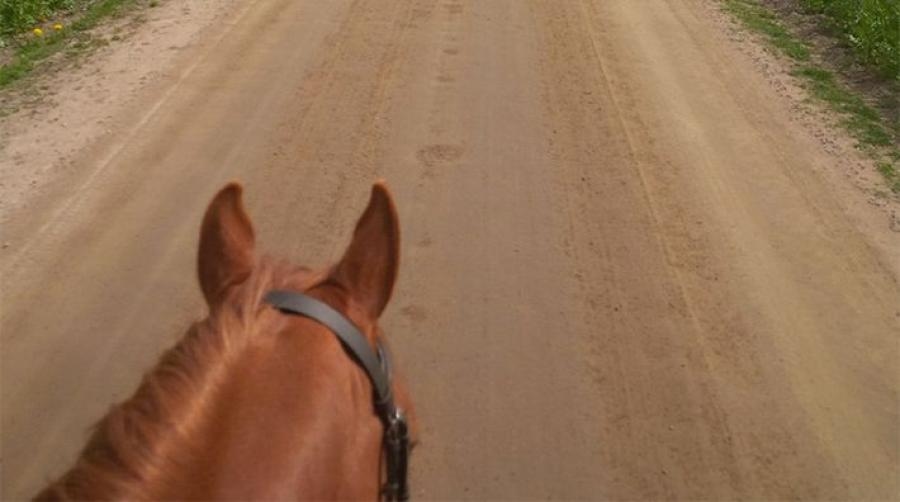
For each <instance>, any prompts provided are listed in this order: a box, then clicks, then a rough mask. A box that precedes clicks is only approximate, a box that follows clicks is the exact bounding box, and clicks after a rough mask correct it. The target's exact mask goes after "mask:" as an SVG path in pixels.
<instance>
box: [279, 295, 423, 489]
mask: <svg viewBox="0 0 900 502" xmlns="http://www.w3.org/2000/svg"><path fill="white" fill-rule="evenodd" d="M264 300H265V302H266V303H268V304H270V305H272V306H273V307H275V308H277V309H278V310H280V311H282V312H284V313H288V314H294V315H300V316H304V317H307V318H309V319H312V320H314V321H317V322H318V323H319V324H322V325H323V326H325V327H326V328H328V329H329V330H331V332H332V333H334V334H335V336H337V337H338V339H339V340H340V341H341V343H343V345H344V347H346V348H347V350H349V351H350V353H351V354H353V357H354V358H355V359H356V362H357V363H358V364H359V365H360V366H362V368H363V369H364V370H365V372H366V374H367V375H368V376H369V380H370V381H371V382H372V387H373V388H374V390H375V412H376V413H377V414H378V418H379V419H381V423H382V424H383V425H384V445H383V447H382V449H383V450H384V456H385V463H386V469H385V470H386V471H387V481H386V482H385V484H384V486H383V487H382V494H383V495H384V499H385V500H388V501H400V500H408V499H409V486H408V484H407V471H408V466H409V431H408V428H407V424H406V417H405V416H404V415H403V410H401V409H400V408H398V407H397V405H396V404H395V403H394V396H393V393H392V392H391V359H390V353H389V352H388V351H387V350H386V349H385V348H384V346H383V345H382V344H381V342H380V341H378V342H376V349H377V350H375V351H373V350H372V348H371V347H370V346H369V342H368V340H366V337H365V336H363V334H362V333H361V332H360V331H359V328H357V327H356V326H355V325H354V324H353V323H352V322H350V320H349V319H347V318H346V317H345V316H344V315H343V314H341V313H340V312H338V311H337V310H335V309H333V308H331V307H330V306H329V305H328V304H326V303H324V302H322V301H320V300H317V299H315V298H313V297H311V296H308V295H304V294H302V293H294V292H292V291H281V290H273V291H270V292H269V293H267V294H266V296H265V299H264Z"/></svg>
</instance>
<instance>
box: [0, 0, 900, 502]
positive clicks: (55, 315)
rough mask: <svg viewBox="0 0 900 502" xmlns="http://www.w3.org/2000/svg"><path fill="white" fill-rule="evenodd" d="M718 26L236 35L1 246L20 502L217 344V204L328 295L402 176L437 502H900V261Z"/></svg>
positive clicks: (412, 22)
mask: <svg viewBox="0 0 900 502" xmlns="http://www.w3.org/2000/svg"><path fill="white" fill-rule="evenodd" d="M713 10H714V9H712V8H711V7H710V6H709V5H708V4H707V3H706V2H701V1H700V0H690V1H674V0H673V1H664V0H657V1H646V2H643V1H642V2H639V1H634V0H613V1H609V0H604V1H599V0H567V1H530V0H492V1H490V2H484V1H474V0H402V1H401V0H380V1H372V0H336V1H333V2H319V1H312V0H310V1H297V0H271V1H257V2H255V3H247V4H246V5H245V6H243V7H241V9H240V10H238V11H236V12H235V13H234V14H233V16H232V17H231V18H230V20H229V22H227V23H221V24H220V25H218V26H216V27H213V28H210V34H209V41H208V42H207V43H203V44H199V45H198V46H197V47H194V48H192V49H191V51H190V52H189V54H188V56H186V57H185V58H183V59H182V60H180V62H179V66H178V67H177V68H175V69H173V70H172V72H171V74H170V78H168V79H167V80H164V81H163V84H161V85H159V86H157V88H154V89H150V90H147V91H146V92H144V94H143V95H142V96H141V97H140V99H139V100H138V101H137V102H136V104H135V105H134V107H133V108H130V109H129V110H127V113H126V112H123V113H124V114H123V115H122V116H120V117H119V120H120V122H119V123H120V124H122V127H121V128H120V129H119V130H117V131H115V133H114V134H112V135H111V136H110V137H109V138H108V139H106V140H104V141H102V142H99V143H98V144H94V145H91V147H90V148H88V149H85V150H83V151H82V152H81V153H80V154H79V156H78V157H77V158H76V159H75V164H74V165H75V168H73V169H72V170H70V171H69V172H68V174H66V175H65V176H64V177H61V179H60V181H59V182H58V183H57V184H56V185H54V186H53V187H51V189H50V191H49V192H48V193H49V194H50V195H48V196H45V197H42V198H40V199H39V200H35V201H33V202H32V203H30V205H27V206H25V207H24V209H22V210H21V211H19V213H17V214H15V215H14V216H15V217H14V218H10V219H9V221H8V222H7V223H6V224H5V225H4V227H5V228H4V234H5V236H4V239H9V240H10V241H11V242H12V243H13V244H12V245H11V246H10V247H9V248H8V249H4V250H3V254H2V257H3V270H2V272H3V287H2V288H3V298H2V300H3V312H2V315H3V319H2V321H3V324H2V327H3V330H2V345H3V350H2V364H3V366H2V403H3V406H2V441H3V443H2V446H3V459H2V460H3V498H4V499H10V498H19V497H24V496H27V495H29V494H31V493H33V492H34V490H35V489H36V488H37V487H38V486H39V485H41V483H42V482H43V481H45V480H47V479H48V478H49V477H50V476H53V475H56V474H58V473H60V471H61V470H62V469H63V468H64V467H65V466H67V465H68V464H69V463H70V462H71V459H72V458H73V455H74V454H75V452H76V451H77V449H78V448H79V447H80V446H81V444H82V443H83V441H84V438H85V430H86V428H87V427H88V426H89V425H90V424H91V423H92V422H93V421H95V420H96V419H97V418H98V417H99V416H100V415H101V414H102V413H103V412H104V410H106V409H107V407H108V406H109V405H110V404H111V403H112V402H113V401H115V400H117V399H121V398H123V397H125V396H127V395H129V393H130V392H131V391H132V390H133V388H134V386H135V385H136V382H137V381H138V379H139V378H140V376H141V374H142V372H143V371H144V370H146V369H147V368H148V367H150V366H151V365H152V363H153V362H154V361H155V359H156V357H157V355H158V354H159V352H160V351H161V350H162V349H163V348H164V347H166V346H168V345H170V344H171V343H173V342H174V340H176V339H177V337H178V336H180V335H181V334H182V333H183V330H184V328H185V326H186V325H187V323H188V322H189V321H190V320H191V319H194V318H195V317H197V316H199V315H200V314H201V313H202V305H201V296H200V293H199V290H198V288H197V286H196V285H195V278H194V268H193V267H194V264H193V259H194V253H195V249H196V244H197V229H198V226H199V221H200V217H201V212H202V210H203V209H204V207H205V204H206V203H207V202H208V200H209V198H210V196H211V195H212V194H213V193H214V191H215V189H216V188H218V187H219V186H221V185H222V184H223V183H224V182H225V181H226V180H229V179H232V178H238V179H241V180H243V181H244V182H245V183H246V185H247V194H248V197H249V201H248V205H249V209H250V211H251V212H252V214H253V215H254V217H255V219H256V221H257V224H258V225H259V235H260V240H261V241H262V242H263V245H264V247H266V248H267V249H269V250H270V251H271V252H273V253H275V254H280V255H283V256H289V257H293V258H295V259H297V260H298V261H301V262H305V263H311V264H322V263H325V262H327V261H329V260H331V259H334V258H335V257H336V256H337V254H338V253H339V252H340V251H341V250H342V249H343V246H344V245H345V243H346V241H347V238H348V236H349V233H350V231H351V225H352V224H353V222H354V220H355V218H356V216H357V214H358V212H359V211H360V209H361V207H362V205H363V204H364V202H365V197H366V194H367V187H368V185H369V184H370V182H371V181H372V180H373V179H375V178H376V177H384V178H386V179H387V180H388V181H389V183H390V185H391V186H392V188H393V190H394V192H395V194H396V197H397V200H398V204H399V207H400V213H401V220H402V224H403V230H404V236H403V239H404V241H403V265H402V273H401V278H400V284H399V290H398V292H397V294H396V296H395V298H394V301H393V303H392V306H391V307H390V309H389V313H388V315H387V319H386V321H385V325H386V326H387V327H388V329H389V332H390V334H391V338H392V339H393V345H394V347H395V350H396V352H397V353H398V359H399V360H400V361H401V362H402V363H403V365H404V367H405V369H406V373H407V374H408V375H409V376H410V379H411V381H412V382H411V384H412V389H413V391H414V395H415V396H416V397H417V402H418V406H419V408H420V414H421V415H422V421H423V425H424V437H423V444H422V446H421V448H419V450H418V451H417V452H416V456H415V457H414V471H415V472H414V481H413V485H414V492H415V495H416V496H417V497H418V498H440V499H448V498H454V499H457V498H466V499H488V498H491V499H498V498H504V499H523V498H535V499H536V498H547V497H551V498H566V499H574V498H609V499H672V498H689V499H701V498H702V499H733V498H766V499H787V498H837V499H848V498H860V499H889V498H894V497H897V496H898V494H900V480H898V472H900V470H898V469H900V419H898V409H900V400H898V399H900V398H898V389H900V348H898V347H900V346H898V344H900V338H898V334H900V284H898V276H900V274H898V270H900V233H892V232H890V231H889V230H887V227H886V226H885V225H882V226H879V225H880V224H881V223H883V221H881V220H878V216H877V215H873V214H871V211H874V210H873V209H871V208H870V207H869V206H867V205H866V204H865V203H864V202H860V201H858V200H856V199H854V198H853V197H854V195H853V193H851V192H847V191H846V190H844V189H842V188H841V187H840V186H839V182H840V181H841V180H842V177H841V176H840V175H837V174H835V173H834V172H833V168H834V166H835V163H836V161H835V159H834V157H833V156H830V155H828V154H826V153H824V152H823V151H822V150H821V148H820V145H819V143H818V142H816V141H815V138H813V137H812V135H811V134H809V133H808V131H806V130H804V129H803V128H802V127H801V126H800V125H798V123H797V122H796V121H794V120H793V118H792V115H791V113H792V112H790V111H788V110H787V108H786V105H785V101H784V99H785V98H784V97H783V96H780V95H779V94H778V93H776V92H775V90H773V89H772V87H771V86H770V85H769V83H768V82H767V81H766V80H765V79H764V78H762V77H760V76H759V75H758V74H757V71H756V69H755V68H754V67H753V66H752V65H751V64H749V63H748V59H747V58H746V57H745V56H743V55H742V54H741V53H740V52H739V51H737V49H736V48H735V44H733V43H731V42H730V41H729V40H728V38H727V36H726V34H725V33H724V32H723V30H722V28H721V26H720V25H718V24H717V23H715V22H713V20H712V17H711V16H712V14H711V13H712V12H713ZM848 194H849V195H848ZM876 221H878V222H881V223H878V224H876V223H873V222H876Z"/></svg>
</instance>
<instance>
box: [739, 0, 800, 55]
mask: <svg viewBox="0 0 900 502" xmlns="http://www.w3.org/2000/svg"><path fill="white" fill-rule="evenodd" d="M725 8H726V9H728V11H730V12H731V13H732V14H734V15H735V16H737V18H738V19H740V20H741V21H742V22H743V23H744V24H745V25H747V27H748V28H750V29H751V30H753V31H757V32H759V33H762V34H764V35H766V36H767V37H768V38H769V41H770V42H771V43H772V45H774V46H775V47H778V48H779V49H781V50H782V51H783V52H784V53H785V54H787V55H788V56H790V57H791V58H793V59H796V60H798V61H806V60H808V59H809V49H808V48H807V47H806V44H804V43H803V42H801V41H799V40H797V39H796V38H794V36H793V35H791V33H790V32H789V31H787V29H785V27H784V26H782V25H781V23H779V22H778V19H777V18H776V17H775V14H774V13H773V12H772V11H770V10H768V9H766V8H765V7H763V6H761V5H759V4H757V3H755V2H748V1H745V0H728V1H726V2H725Z"/></svg>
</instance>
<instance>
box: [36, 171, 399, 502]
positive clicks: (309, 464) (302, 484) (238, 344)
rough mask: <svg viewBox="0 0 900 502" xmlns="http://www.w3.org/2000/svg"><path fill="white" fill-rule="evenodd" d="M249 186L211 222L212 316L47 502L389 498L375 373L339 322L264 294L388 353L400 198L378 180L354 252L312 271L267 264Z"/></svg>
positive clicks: (206, 290)
mask: <svg viewBox="0 0 900 502" xmlns="http://www.w3.org/2000/svg"><path fill="white" fill-rule="evenodd" d="M241 192H242V189H241V186H240V185H237V184H229V185H227V186H226V187H224V188H223V189H222V190H221V191H220V192H219V193H218V194H217V195H216V196H215V198H214V199H213V200H212V202H211V203H210V205H209V208H208V209H207V211H206V216H205V217H204V219H203V225H202V228H201V231H200V249H199V253H198V261H197V264H198V272H199V278H200V287H201V289H202V291H203V295H204V297H205V298H206V303H207V304H208V306H209V317H208V318H206V319H205V320H203V321H200V322H198V323H196V324H194V325H193V326H192V327H191V328H190V329H188V331H187V334H186V335H185V336H184V338H183V339H182V340H181V341H180V342H179V343H178V344H177V345H176V346H175V347H174V348H172V349H170V350H169V351H167V352H166V353H165V354H164V355H163V356H162V358H161V360H160V362H159V363H158V365H157V366H156V368H155V369H153V370H152V371H150V372H149V373H148V374H147V375H146V376H145V377H144V380H143V382H142V383H141V385H140V387H139V388H138V390H137V392H136V393H135V394H134V396H133V397H131V398H130V399H129V400H127V401H125V402H124V403H122V404H119V405H117V406H115V407H113V408H112V410H111V411H110V413H109V414H108V415H107V416H106V417H105V418H103V419H102V420H101V421H100V422H99V424H98V425H97V426H96V429H95V430H94V432H93V434H92V436H91V438H90V440H89V442H88V444H87V446H86V447H85V448H84V450H83V451H82V453H81V456H80V458H79V459H78V461H77V463H76V464H75V466H74V467H73V468H72V469H71V470H70V471H69V472H68V473H67V474H65V475H63V476H62V477H61V478H60V479H59V480H57V481H56V482H54V483H53V484H51V485H50V486H49V487H47V488H45V489H44V490H43V491H42V492H41V493H40V494H39V495H38V496H37V499H39V500H60V499H78V500H109V499H119V500H123V499H125V500H184V499H205V500H212V499H242V500H264V499H265V500H276V499H298V498H302V499H369V500H374V499H378V498H379V497H380V495H381V492H380V490H381V482H382V477H383V471H384V469H385V467H384V465H383V464H384V461H383V459H384V456H383V455H382V448H383V442H382V440H383V435H384V433H385V426H384V424H383V422H382V420H381V419H380V417H379V416H378V415H377V413H376V410H375V407H374V406H373V383H372V381H371V380H370V377H369V375H368V374H367V373H366V372H365V370H364V369H363V368H362V366H361V365H360V364H358V361H356V360H355V359H354V358H353V357H352V355H351V354H350V352H349V351H348V349H347V348H346V347H345V345H343V344H342V343H341V341H340V340H339V339H338V338H337V337H336V336H335V333H334V332H333V331H332V330H330V329H329V327H326V326H325V325H323V324H320V323H318V322H316V321H313V320H312V319H309V318H307V317H303V316H297V315H287V314H285V313H283V312H281V311H279V310H277V309H276V308H273V307H272V306H271V305H268V304H267V303H266V302H265V301H264V300H263V299H264V296H265V295H266V294H267V292H269V291H271V290H273V289H278V290H287V291H296V292H301V293H305V294H306V295H307V296H309V297H312V298H315V299H317V300H319V301H320V302H324V303H325V304H327V305H329V306H330V307H331V308H333V309H335V310H337V311H338V312H339V313H340V314H342V315H343V317H344V318H346V319H347V320H349V321H351V322H352V324H353V325H355V326H356V327H357V328H358V332H359V333H362V335H363V338H360V339H361V340H364V343H363V345H365V343H368V344H369V345H370V346H371V347H372V348H373V349H374V348H375V347H376V346H379V345H380V343H381V342H382V332H381V330H380V328H379V327H378V322H377V321H378V318H379V316H380V315H381V313H382V311H383V310H384V308H385V306H386V305H387V303H388V300H389V299H390V296H391V291H392V289H393V287H394V281H395V279H396V276H397V267H398V262H399V248H400V244H399V242H400V240H399V226H398V219H397V211H396V209H395V207H394V203H393V201H392V199H391V196H390V193H389V192H388V190H387V188H386V187H385V186H384V185H383V184H382V183H376V184H375V185H374V187H373V188H372V194H371V199H370V201H369V205H368V207H367V208H366V210H365V211H364V213H363V214H362V216H361V218H360V220H359V222H358V224H357V226H356V231H355V232H354V234H353V238H352V241H351V243H350V246H349V247H348V248H347V250H346V252H345V254H344V256H343V258H342V259H341V260H340V261H339V262H338V263H337V264H336V265H334V266H333V267H331V268H329V269H327V270H322V271H312V270H310V269H307V268H303V267H294V266H290V265H287V264H284V263H281V262H275V261H273V260H270V259H260V258H258V257H257V254H256V250H255V239H254V232H253V225H252V224H251V222H250V218H249V217H248V216H247V214H246V212H245V211H244V208H243V204H242V200H241ZM390 388H391V389H392V390H393V395H394V398H395V399H396V402H397V404H398V405H399V406H400V407H402V408H404V409H405V410H406V412H407V414H409V413H410V412H411V411H412V408H411V403H410V402H409V396H408V394H407V392H406V390H405V388H404V387H403V386H402V385H400V384H399V383H398V382H397V379H396V378H395V379H393V383H392V384H391V386H390Z"/></svg>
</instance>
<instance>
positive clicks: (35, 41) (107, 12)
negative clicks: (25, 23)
mask: <svg viewBox="0 0 900 502" xmlns="http://www.w3.org/2000/svg"><path fill="white" fill-rule="evenodd" d="M136 1H137V0H100V1H98V2H95V3H92V4H90V5H89V6H87V8H86V9H85V10H84V11H83V13H82V14H81V15H79V16H77V17H76V18H75V20H74V21H73V22H72V24H71V25H70V26H68V27H66V28H64V29H62V30H61V31H52V32H50V33H49V34H47V35H44V36H42V37H37V36H33V35H21V36H20V37H19V39H20V42H21V43H20V45H19V47H18V48H17V49H15V54H14V55H13V57H12V60H11V61H10V62H9V63H8V64H5V65H3V66H2V67H0V89H2V88H4V87H7V86H9V85H10V84H12V83H13V82H15V81H17V80H19V79H21V78H22V77H24V76H26V75H28V74H29V73H30V72H31V71H32V70H34V68H35V67H36V65H37V64H38V63H40V62H41V61H43V60H45V59H47V58H48V57H50V56H52V55H53V54H56V53H57V52H59V51H60V50H62V49H64V48H70V49H72V51H74V52H78V51H82V50H85V49H86V48H89V47H92V46H96V45H97V44H96V43H92V42H91V41H90V37H89V36H88V35H87V32H88V31H89V30H91V29H92V28H94V27H95V26H97V24H98V23H99V22H100V21H101V20H103V19H104V18H107V17H109V16H112V15H113V14H116V13H117V12H120V11H121V10H122V9H123V8H124V7H126V6H128V5H129V4H133V3H135V2H136ZM47 31H50V30H47ZM73 38H76V39H77V40H75V41H74V43H71V44H70V43H69V42H71V41H72V39H73Z"/></svg>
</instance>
